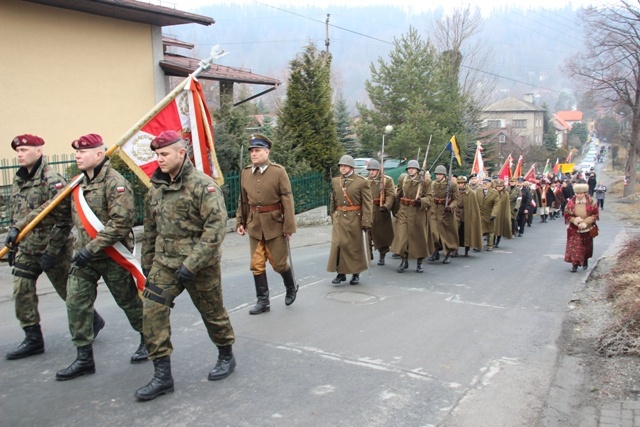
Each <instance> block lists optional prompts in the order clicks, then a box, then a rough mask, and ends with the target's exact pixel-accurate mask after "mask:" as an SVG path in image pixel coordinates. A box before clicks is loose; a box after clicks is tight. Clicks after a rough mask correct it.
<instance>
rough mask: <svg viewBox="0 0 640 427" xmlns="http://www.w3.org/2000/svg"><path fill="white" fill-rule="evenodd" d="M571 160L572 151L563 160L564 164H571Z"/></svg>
mask: <svg viewBox="0 0 640 427" xmlns="http://www.w3.org/2000/svg"><path fill="white" fill-rule="evenodd" d="M572 158H573V151H569V155H568V156H567V158H566V159H565V161H564V162H565V163H571V159H572Z"/></svg>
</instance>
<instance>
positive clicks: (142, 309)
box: [5, 131, 565, 401]
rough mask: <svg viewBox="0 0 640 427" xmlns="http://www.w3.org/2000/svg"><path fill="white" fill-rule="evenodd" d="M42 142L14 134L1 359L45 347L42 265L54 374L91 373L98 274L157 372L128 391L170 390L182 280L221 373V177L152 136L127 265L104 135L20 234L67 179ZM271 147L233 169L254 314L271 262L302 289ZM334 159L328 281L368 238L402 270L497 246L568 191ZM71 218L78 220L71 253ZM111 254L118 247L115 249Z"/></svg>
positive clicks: (255, 142)
mask: <svg viewBox="0 0 640 427" xmlns="http://www.w3.org/2000/svg"><path fill="white" fill-rule="evenodd" d="M43 145H44V141H43V140H42V139H41V138H39V137H37V136H34V135H26V134H25V135H20V136H18V137H16V138H15V139H14V140H13V141H12V143H11V147H12V148H13V149H14V150H15V151H16V153H17V156H18V160H19V164H20V168H19V169H18V171H17V173H16V177H15V179H14V183H13V186H12V192H11V213H12V225H11V228H10V230H9V232H8V234H7V238H6V242H5V244H6V246H7V247H8V248H9V249H10V251H9V263H10V265H11V266H12V267H13V268H14V269H13V275H14V298H15V309H16V317H17V319H18V321H19V322H20V326H21V327H22V328H23V329H24V331H25V339H24V341H23V342H22V343H21V344H20V345H19V346H18V347H17V348H16V349H15V350H13V351H11V352H9V353H7V355H6V358H7V359H9V360H14V359H21V358H25V357H28V356H32V355H36V354H41V353H43V352H44V339H43V334H42V330H41V327H40V315H39V313H38V297H37V293H36V281H37V279H38V277H39V276H40V275H41V274H42V273H43V272H44V273H45V274H47V276H48V277H49V279H50V281H51V283H52V284H53V287H54V289H55V290H56V292H57V293H58V294H59V296H60V297H61V298H62V300H64V301H65V304H66V307H67V316H68V326H69V331H70V333H71V339H72V343H73V344H74V346H75V347H76V349H77V357H76V359H75V360H74V361H73V362H72V363H71V365H69V366H68V367H67V368H65V369H62V370H60V371H58V372H57V373H56V376H55V378H56V379H57V380H60V381H65V380H71V379H74V378H77V377H79V376H82V375H88V374H94V373H95V371H96V365H95V361H94V355H93V346H92V344H93V341H94V340H95V338H96V337H97V335H98V332H99V331H100V330H101V329H102V328H103V327H104V325H105V322H104V320H103V319H102V318H101V316H100V315H98V313H97V312H96V311H95V309H94V308H93V305H94V302H95V300H96V296H97V286H98V281H99V280H100V279H103V280H104V282H105V284H106V286H107V287H108V289H109V291H110V292H111V294H112V295H113V298H114V300H115V301H116V303H117V305H118V306H119V307H120V308H121V309H122V310H123V311H124V313H125V315H126V316H127V319H128V321H129V323H130V325H131V327H132V328H133V330H134V331H136V332H137V333H138V334H140V344H139V346H138V348H137V349H136V351H135V352H134V354H133V355H132V356H131V358H130V362H131V363H140V362H144V361H146V360H152V362H153V366H154V374H153V377H152V379H151V381H150V382H149V383H148V384H147V385H145V386H143V387H141V388H139V389H138V390H137V391H136V392H135V397H136V398H137V399H138V400H140V401H148V400H152V399H155V398H156V397H158V396H160V395H163V394H169V393H172V392H173V391H174V379H173V376H172V372H171V362H170V356H171V354H172V351H173V345H172V343H171V324H170V314H171V309H172V308H173V307H174V305H175V303H174V300H175V299H176V298H177V297H178V296H179V295H180V294H181V293H182V292H183V291H184V290H186V291H187V293H188V294H189V296H190V297H191V301H192V302H193V304H194V305H195V307H196V308H197V310H198V311H199V313H200V316H201V318H202V320H203V323H204V325H205V328H206V330H207V333H208V335H209V338H210V339H211V341H212V342H213V344H214V345H215V346H216V347H217V350H218V357H217V361H216V364H215V366H214V367H213V369H212V370H211V371H210V372H209V374H208V380H210V381H217V380H221V379H224V378H226V377H228V376H229V375H230V374H231V373H232V372H234V370H235V367H236V360H235V356H234V354H233V351H232V345H233V344H234V342H235V334H234V331H233V328H232V326H231V322H230V320H229V315H228V313H227V311H226V309H225V307H224V303H223V297H222V285H221V270H220V260H221V245H222V242H223V240H224V237H225V223H226V220H227V214H226V212H227V210H226V207H225V203H224V197H223V194H222V191H221V189H220V187H219V186H218V184H217V183H216V182H215V181H214V180H213V178H211V177H209V176H207V175H205V174H204V173H202V172H200V171H198V170H197V169H196V168H195V167H194V165H193V164H192V163H191V161H190V159H189V156H188V150H187V146H186V142H185V140H184V139H183V138H182V135H181V134H179V133H178V132H175V131H164V132H162V133H161V134H160V135H158V136H157V137H156V138H154V139H153V141H152V142H151V145H150V148H151V150H152V151H154V152H155V154H156V156H157V161H158V166H157V169H156V170H155V172H154V173H153V175H152V176H151V184H152V185H151V188H150V190H149V192H148V194H147V198H146V206H145V220H144V239H143V243H142V261H141V269H140V266H138V267H137V268H138V269H139V270H141V271H139V273H140V274H139V275H136V273H135V272H133V273H132V271H134V270H136V264H135V263H133V268H130V267H131V265H127V266H126V265H124V264H123V261H122V258H124V259H125V261H126V259H134V257H133V254H132V253H131V251H132V249H133V246H134V245H133V230H132V227H133V211H134V201H133V192H132V189H131V186H130V184H129V183H128V182H127V181H126V180H125V179H124V178H123V177H122V175H120V174H119V173H118V172H117V171H115V169H113V168H112V167H111V164H110V162H109V159H108V158H107V157H106V156H105V145H104V142H103V140H102V138H101V137H100V135H96V134H88V135H84V136H81V137H80V138H78V139H77V140H74V141H73V143H72V147H73V149H74V150H75V152H76V155H75V157H76V163H77V166H78V168H79V169H80V171H81V172H82V175H81V181H80V184H79V185H78V187H76V189H75V190H74V195H73V197H72V198H69V199H68V200H63V201H62V203H60V204H59V205H58V206H57V207H56V208H55V209H54V210H53V211H52V213H51V214H50V215H48V216H47V217H45V219H44V220H42V221H41V222H40V223H39V224H38V226H36V227H35V229H34V230H33V231H31V233H30V234H27V235H26V236H25V237H23V238H22V239H21V240H20V241H19V237H20V236H19V234H20V230H22V229H23V228H24V227H25V226H26V225H27V224H29V223H30V222H31V221H32V220H33V219H34V218H35V217H36V216H38V215H39V214H40V212H42V210H43V205H44V203H45V202H46V201H48V200H50V199H52V198H53V197H55V196H56V195H57V194H58V192H60V191H61V190H62V188H63V187H65V185H66V182H65V181H64V179H63V178H62V177H61V176H60V175H58V174H57V173H56V172H54V171H53V169H52V168H51V167H50V166H49V165H48V164H47V162H46V160H45V158H44V156H43V153H42V146H43ZM271 147H272V141H271V140H270V139H269V138H267V137H266V136H264V135H259V134H254V135H251V137H250V138H249V152H250V155H251V164H250V165H249V166H247V167H246V168H245V169H243V171H242V173H241V192H240V197H239V208H238V211H237V217H236V231H237V233H238V234H240V235H242V236H244V235H245V234H249V239H250V242H249V247H250V254H251V262H250V270H251V272H252V273H253V274H252V275H253V278H254V285H255V290H256V296H257V302H256V305H255V306H254V307H253V308H251V309H250V310H249V313H250V314H260V313H265V312H269V311H270V302H269V287H268V284H267V279H266V263H267V262H269V263H270V264H271V266H272V267H273V269H274V271H275V272H277V273H279V274H280V275H281V276H282V278H283V282H284V287H285V292H286V294H285V305H287V306H289V305H291V304H293V302H294V301H295V300H296V296H297V292H298V284H297V283H296V281H295V277H294V275H293V269H292V265H291V263H290V262H289V261H290V256H291V252H290V249H289V239H290V237H291V235H292V234H294V233H295V231H296V222H295V216H294V213H295V211H294V201H293V195H292V190H291V183H290V181H289V176H288V174H287V172H286V169H285V168H284V167H282V166H280V165H278V164H276V163H273V162H271V161H270V160H269V153H270V149H271ZM338 164H339V169H340V175H339V176H337V177H334V178H333V179H332V181H331V187H332V194H331V205H330V212H331V219H332V236H331V249H330V253H329V259H328V262H327V271H329V272H336V273H337V275H336V276H335V278H334V279H333V280H332V283H333V284H336V285H339V284H341V283H342V282H345V281H346V280H347V275H348V274H350V275H351V279H350V281H349V283H350V284H351V285H357V284H359V283H360V273H361V272H362V271H364V270H365V269H369V268H370V261H371V260H372V259H373V249H375V250H377V251H378V252H379V260H378V263H377V264H378V265H379V266H384V265H385V257H386V255H387V253H388V252H392V253H393V254H395V255H398V256H399V258H400V259H401V263H400V265H399V266H398V267H397V272H398V273H403V272H404V271H406V270H407V269H408V268H409V259H415V260H416V272H418V273H423V272H424V267H423V261H424V259H425V258H427V257H429V258H428V259H429V261H438V260H439V258H440V251H443V254H444V260H443V264H449V263H450V262H451V258H453V257H456V256H458V251H459V247H460V246H463V247H464V256H465V257H467V256H469V250H470V249H473V250H474V251H480V250H481V249H482V246H483V241H482V240H483V239H482V238H483V236H486V250H487V251H491V250H492V249H493V248H494V247H499V244H500V240H501V238H502V237H503V236H504V237H506V238H508V239H510V238H512V236H513V235H514V234H515V235H517V236H520V237H522V235H523V232H524V228H525V226H526V225H527V224H528V225H530V222H528V221H530V218H531V216H532V215H533V208H534V207H535V206H536V202H535V201H534V200H533V198H534V196H535V197H536V199H537V200H538V201H539V206H540V213H541V218H542V219H541V222H546V219H547V217H548V216H549V215H550V214H551V212H553V213H554V215H557V214H556V213H555V212H557V211H560V210H561V209H562V207H563V206H562V205H563V203H564V200H565V198H564V197H563V192H564V191H565V189H564V188H560V187H555V188H551V187H548V185H547V182H546V181H545V180H541V181H540V183H541V185H540V187H539V188H538V189H537V190H534V191H530V190H529V188H528V185H525V184H526V183H525V182H524V180H523V179H522V178H520V179H517V180H515V179H511V180H509V181H508V184H510V186H511V189H510V190H509V189H508V185H507V182H504V181H502V180H493V181H492V180H491V179H488V178H485V179H484V180H482V182H479V179H478V177H477V176H470V178H469V180H467V178H466V177H457V178H454V177H452V176H450V175H449V173H448V171H447V169H446V168H445V166H443V165H438V166H437V167H436V168H435V170H434V172H435V180H433V181H432V180H431V175H430V171H428V170H422V169H421V167H420V165H419V164H418V162H417V161H416V160H410V161H409V162H408V163H407V166H406V172H407V173H406V174H403V176H401V177H400V179H399V182H398V185H397V187H395V186H394V183H393V180H392V179H391V178H390V177H389V176H386V175H384V174H383V173H381V169H382V168H381V165H380V163H379V162H378V161H377V160H371V161H369V163H368V165H367V170H368V172H369V175H368V178H366V179H365V178H364V177H362V176H360V175H358V174H357V173H356V171H355V161H354V159H353V158H352V157H351V156H349V155H345V156H342V158H341V159H340V161H339V163H338ZM555 185H556V184H554V186H555ZM494 187H495V188H494ZM554 201H555V202H557V203H556V204H555V205H553V203H554ZM551 208H553V209H554V210H553V211H550V210H551ZM392 214H393V217H392ZM552 219H553V217H552ZM72 226H75V228H76V229H77V239H76V240H75V245H74V247H73V249H74V251H73V252H72V242H73V237H72V234H71V228H72ZM116 252H117V253H118V254H120V255H121V257H118V256H116V255H114V254H115V253H116ZM136 271H137V270H136ZM134 276H135V277H136V280H138V283H139V284H140V285H139V286H140V287H141V286H142V283H143V282H144V291H143V292H142V293H141V295H138V292H137V290H136V283H135V280H134ZM140 278H142V279H144V280H143V281H140V280H139V279H140Z"/></svg>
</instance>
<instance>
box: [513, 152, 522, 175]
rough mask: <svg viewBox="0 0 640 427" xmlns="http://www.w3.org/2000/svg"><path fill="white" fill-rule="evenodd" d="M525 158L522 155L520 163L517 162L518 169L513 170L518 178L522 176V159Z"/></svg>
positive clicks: (519, 159)
mask: <svg viewBox="0 0 640 427" xmlns="http://www.w3.org/2000/svg"><path fill="white" fill-rule="evenodd" d="M523 160H524V159H523V158H522V156H520V158H518V163H517V164H516V170H514V171H513V176H515V177H516V178H520V177H521V176H522V161H523Z"/></svg>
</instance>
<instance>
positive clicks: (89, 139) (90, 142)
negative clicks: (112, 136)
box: [71, 133, 104, 150]
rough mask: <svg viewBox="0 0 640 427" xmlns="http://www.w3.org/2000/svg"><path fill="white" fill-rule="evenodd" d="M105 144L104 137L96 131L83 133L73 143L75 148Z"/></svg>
mask: <svg viewBox="0 0 640 427" xmlns="http://www.w3.org/2000/svg"><path fill="white" fill-rule="evenodd" d="M103 145H104V142H103V141H102V137H101V136H100V135H97V134H95V133H90V134H88V135H83V136H81V137H80V138H78V139H76V140H75V141H73V142H72V143H71V146H72V147H73V148H74V149H75V150H83V149H85V148H96V147H101V146H103Z"/></svg>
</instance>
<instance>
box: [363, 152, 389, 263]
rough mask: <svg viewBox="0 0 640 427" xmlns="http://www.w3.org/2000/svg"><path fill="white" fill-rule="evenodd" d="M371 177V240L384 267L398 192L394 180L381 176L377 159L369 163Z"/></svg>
mask: <svg viewBox="0 0 640 427" xmlns="http://www.w3.org/2000/svg"><path fill="white" fill-rule="evenodd" d="M367 170H368V171H369V176H368V177H367V180H368V181H369V185H370V186H371V197H373V222H372V224H371V240H372V241H373V246H374V247H375V248H376V249H377V250H378V252H379V253H380V259H378V265H384V258H385V255H387V252H389V246H391V243H392V242H393V222H392V221H391V211H392V210H393V207H394V205H395V198H396V191H395V188H394V185H393V179H391V177H389V176H386V175H385V176H384V184H383V177H382V176H381V175H380V162H378V161H377V160H375V159H372V160H369V163H367Z"/></svg>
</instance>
